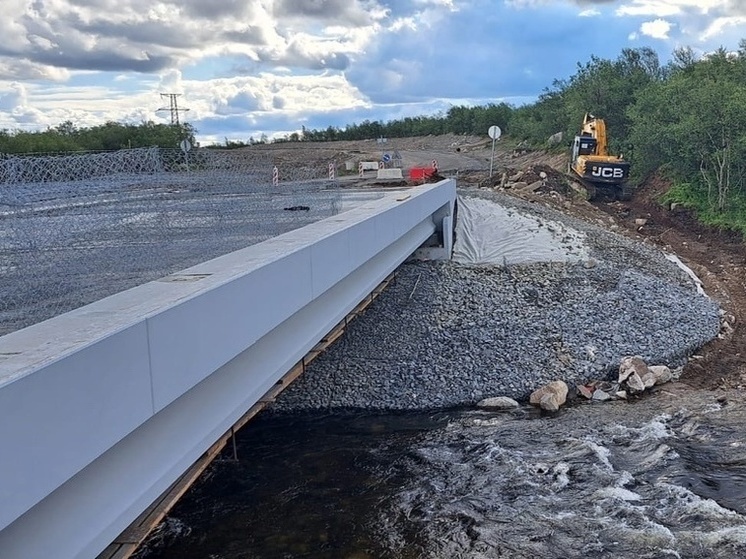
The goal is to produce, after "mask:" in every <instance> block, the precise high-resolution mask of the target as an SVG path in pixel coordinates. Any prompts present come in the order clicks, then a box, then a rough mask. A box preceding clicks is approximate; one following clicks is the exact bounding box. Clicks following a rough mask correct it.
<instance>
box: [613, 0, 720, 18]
mask: <svg viewBox="0 0 746 559" xmlns="http://www.w3.org/2000/svg"><path fill="white" fill-rule="evenodd" d="M723 4H724V2H723V0H632V1H631V2H627V3H624V4H622V5H621V6H620V7H619V8H617V11H616V14H617V15H618V16H654V17H669V16H675V15H680V14H682V13H684V12H685V11H688V10H691V9H692V8H695V9H696V10H697V11H698V12H699V13H702V14H707V13H709V12H710V10H712V9H715V8H722V7H723Z"/></svg>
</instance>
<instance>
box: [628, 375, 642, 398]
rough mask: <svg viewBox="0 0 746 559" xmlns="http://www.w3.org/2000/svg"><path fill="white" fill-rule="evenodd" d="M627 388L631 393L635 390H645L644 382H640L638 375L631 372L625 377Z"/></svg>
mask: <svg viewBox="0 0 746 559" xmlns="http://www.w3.org/2000/svg"><path fill="white" fill-rule="evenodd" d="M627 388H629V391H630V392H631V393H633V394H634V393H635V392H643V391H644V390H645V383H644V382H642V379H641V378H640V375H638V374H637V373H636V372H633V373H632V374H631V375H629V376H628V377H627Z"/></svg>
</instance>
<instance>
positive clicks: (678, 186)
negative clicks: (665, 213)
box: [659, 182, 746, 236]
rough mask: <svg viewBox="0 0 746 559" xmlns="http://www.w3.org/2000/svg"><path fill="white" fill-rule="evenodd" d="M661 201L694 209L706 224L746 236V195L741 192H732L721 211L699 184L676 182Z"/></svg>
mask: <svg viewBox="0 0 746 559" xmlns="http://www.w3.org/2000/svg"><path fill="white" fill-rule="evenodd" d="M659 201H660V202H661V204H663V205H666V206H669V205H671V204H674V203H675V204H679V205H680V206H683V207H685V208H687V209H690V210H692V211H693V212H694V213H695V214H696V216H697V220H698V221H700V222H701V223H703V224H705V225H709V226H712V227H717V228H718V229H727V230H731V231H738V232H740V233H741V234H742V235H745V236H746V196H745V195H744V194H743V193H741V192H735V193H731V194H730V195H729V196H728V201H727V204H726V208H725V209H724V210H722V211H720V210H718V209H717V206H716V202H715V201H714V200H712V201H711V200H710V199H709V198H708V196H707V191H706V190H705V189H703V188H702V187H701V186H699V185H698V184H696V183H690V182H676V183H674V185H673V186H672V187H671V188H670V189H668V191H667V192H666V193H665V194H663V196H661V197H660V200H659Z"/></svg>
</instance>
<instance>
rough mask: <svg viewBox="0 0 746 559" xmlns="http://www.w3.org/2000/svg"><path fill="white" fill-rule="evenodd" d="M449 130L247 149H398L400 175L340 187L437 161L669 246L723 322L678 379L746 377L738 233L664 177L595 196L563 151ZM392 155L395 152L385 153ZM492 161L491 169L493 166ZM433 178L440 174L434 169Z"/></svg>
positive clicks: (719, 383) (328, 153)
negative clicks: (668, 199)
mask: <svg viewBox="0 0 746 559" xmlns="http://www.w3.org/2000/svg"><path fill="white" fill-rule="evenodd" d="M492 145H493V144H492V141H491V140H490V139H489V138H486V137H476V136H458V135H453V134H447V135H442V136H427V137H415V138H396V139H388V140H387V141H386V142H385V143H383V142H381V141H380V140H378V141H377V140H364V141H340V142H323V143H305V142H302V143H294V144H267V145H257V146H252V147H250V148H247V149H256V150H262V151H263V150H272V152H273V153H272V155H273V158H274V159H275V160H276V161H281V162H286V163H287V164H314V163H320V162H324V161H326V162H328V161H336V162H337V164H338V167H339V164H340V163H341V162H347V161H350V162H352V163H353V165H352V166H354V167H355V168H356V164H357V162H358V161H380V160H381V159H382V158H383V156H384V154H389V157H392V156H394V155H396V156H397V158H396V160H395V161H396V162H397V164H398V165H400V166H401V167H402V170H403V176H404V180H401V181H397V180H388V181H380V180H377V179H376V177H375V174H368V176H366V177H363V178H360V177H359V176H358V174H357V172H356V171H352V172H348V173H346V174H345V173H342V174H341V175H340V178H341V179H342V184H343V185H344V186H349V187H355V188H381V187H387V186H391V187H401V186H404V185H406V184H414V183H413V182H411V181H407V176H408V174H407V171H408V169H410V168H412V167H428V166H431V165H432V162H433V161H436V162H437V167H438V175H437V176H438V177H454V178H456V179H457V185H458V186H459V187H461V188H495V189H501V190H504V191H505V192H506V193H508V194H512V195H514V196H518V197H521V198H524V199H528V200H531V201H535V202H537V203H542V204H546V205H548V206H550V207H553V208H555V209H557V210H560V211H562V212H565V213H567V214H570V215H572V216H574V217H578V218H582V219H585V220H586V221H589V222H592V223H595V224H597V225H600V226H602V227H605V228H608V229H610V230H613V231H615V232H617V233H620V234H624V235H627V236H629V237H632V238H634V239H637V240H639V241H640V242H646V243H652V244H654V245H656V246H659V247H660V248H661V249H664V250H666V251H667V252H672V253H675V254H676V255H678V257H679V258H680V259H681V260H682V261H683V262H684V263H685V264H686V265H687V266H689V267H690V268H691V269H692V270H693V271H694V272H695V273H696V274H697V276H699V278H700V279H701V280H702V283H703V286H704V288H705V291H706V292H707V293H708V295H709V296H711V297H713V298H714V299H715V300H717V301H718V302H719V303H720V305H721V307H722V309H723V310H724V311H725V313H726V314H725V319H726V322H727V323H728V325H729V327H728V328H727V329H726V330H724V332H723V333H722V334H721V336H720V338H718V339H716V340H713V341H712V342H710V343H709V344H707V345H706V346H705V347H703V348H701V349H700V350H699V351H698V352H697V353H696V354H695V355H694V356H693V357H692V358H691V359H690V360H689V363H688V364H687V366H686V367H685V368H684V372H683V374H682V377H681V383H682V384H685V385H689V386H691V387H692V388H700V389H709V390H727V391H729V390H731V389H739V388H741V387H742V386H743V385H746V365H744V361H743V357H742V353H745V352H746V330H744V328H743V326H742V323H743V320H744V317H746V254H745V253H744V243H743V238H742V236H741V234H740V233H736V232H732V231H723V230H718V229H714V228H711V227H706V226H703V225H701V224H700V223H698V222H697V220H696V218H695V216H694V215H692V213H691V212H689V211H687V210H685V209H681V208H677V209H675V210H673V211H672V210H671V209H669V208H668V207H666V206H664V205H663V204H661V203H660V201H659V200H660V197H661V195H662V194H663V193H664V192H665V190H666V188H667V187H668V184H667V182H666V181H665V180H664V179H662V178H661V177H658V176H654V177H651V178H650V179H649V180H648V181H646V182H645V183H644V184H642V185H641V186H639V187H638V188H637V189H636V190H635V192H634V195H633V197H632V199H631V200H629V201H624V202H621V201H616V200H613V199H612V198H611V197H609V196H603V195H601V196H599V197H597V198H596V199H595V200H593V201H588V200H587V199H586V196H585V195H584V192H583V190H582V187H580V185H578V184H575V183H574V182H573V181H572V180H570V177H569V176H568V175H567V173H566V169H567V162H568V156H567V154H565V153H562V150H557V151H556V152H553V153H547V152H545V151H542V150H528V149H521V148H516V147H515V146H514V145H513V144H509V143H507V142H504V141H502V140H499V141H497V142H496V143H495V150H494V158H493V157H492ZM392 158H393V157H392ZM490 169H492V174H491V175H490ZM436 178H437V177H436Z"/></svg>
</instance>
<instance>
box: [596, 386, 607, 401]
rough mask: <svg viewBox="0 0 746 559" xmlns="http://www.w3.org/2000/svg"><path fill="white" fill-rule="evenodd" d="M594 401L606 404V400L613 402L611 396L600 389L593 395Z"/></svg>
mask: <svg viewBox="0 0 746 559" xmlns="http://www.w3.org/2000/svg"><path fill="white" fill-rule="evenodd" d="M593 399H594V400H596V401H599V402H605V401H606V400H611V395H610V394H608V393H606V392H604V391H603V390H601V389H600V388H597V389H596V391H595V392H594V393H593Z"/></svg>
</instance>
